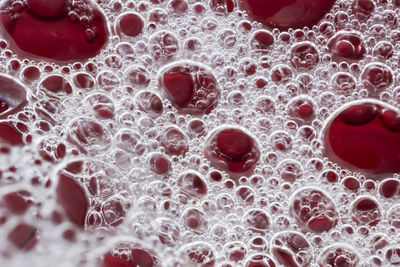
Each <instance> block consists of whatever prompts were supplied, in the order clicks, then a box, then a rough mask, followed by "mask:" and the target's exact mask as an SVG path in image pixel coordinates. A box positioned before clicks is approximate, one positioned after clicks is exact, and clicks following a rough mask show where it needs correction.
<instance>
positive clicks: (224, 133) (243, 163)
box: [204, 128, 260, 173]
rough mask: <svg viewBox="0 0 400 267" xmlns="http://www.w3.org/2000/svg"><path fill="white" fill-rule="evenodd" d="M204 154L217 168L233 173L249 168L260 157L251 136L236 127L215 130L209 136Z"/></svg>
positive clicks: (252, 166)
mask: <svg viewBox="0 0 400 267" xmlns="http://www.w3.org/2000/svg"><path fill="white" fill-rule="evenodd" d="M204 154H205V156H206V158H208V159H209V160H210V161H211V162H212V163H213V164H214V165H215V166H216V167H217V168H219V169H221V170H226V171H229V172H234V173H241V172H246V171H249V170H251V169H252V168H254V167H255V164H257V162H258V160H259V157H260V151H259V148H258V146H257V144H256V141H255V140H254V139H253V137H251V136H250V135H248V134H247V133H245V132H244V131H243V130H241V129H238V128H225V129H221V130H218V131H216V132H215V133H214V134H213V135H212V136H210V138H209V140H208V143H207V146H206V149H205V152H204Z"/></svg>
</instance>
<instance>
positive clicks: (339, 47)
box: [328, 31, 366, 61]
mask: <svg viewBox="0 0 400 267" xmlns="http://www.w3.org/2000/svg"><path fill="white" fill-rule="evenodd" d="M328 48H329V49H330V50H331V53H332V56H333V59H335V60H337V61H342V60H352V61H358V60H360V59H362V58H363V57H364V54H365V53H366V49H365V45H364V41H363V40H362V39H361V36H360V35H359V34H357V33H353V32H345V31H341V32H338V33H336V34H335V35H334V36H333V37H332V38H331V39H330V40H329V43H328Z"/></svg>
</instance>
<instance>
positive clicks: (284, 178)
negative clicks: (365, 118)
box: [0, 0, 400, 267]
mask: <svg viewBox="0 0 400 267" xmlns="http://www.w3.org/2000/svg"><path fill="white" fill-rule="evenodd" d="M19 2H21V5H22V4H23V2H24V3H25V1H19ZM27 2H30V1H27ZM72 2H73V1H72ZM80 2H84V3H86V2H87V1H83V0H82V1H80ZM361 2H368V3H369V2H370V3H369V7H370V8H369V9H368V10H367V9H365V6H363V5H362V4H360V3H361ZM227 3H230V1H229V0H226V1H225V0H224V1H216V0H201V1H195V0H171V1H167V0H165V1H164V0H150V1H147V0H146V1H127V0H98V1H96V3H92V4H93V5H95V6H96V8H99V9H100V10H101V11H102V12H103V14H104V15H105V17H106V18H107V23H108V30H109V35H110V36H109V40H108V43H107V44H106V45H105V46H104V47H103V49H102V50H101V51H100V52H99V53H98V55H97V56H95V57H92V58H89V59H87V60H85V61H76V62H74V63H68V64H60V63H59V62H54V61H51V60H49V59H41V58H29V59H27V58H24V57H23V56H21V55H19V54H18V53H16V52H15V51H13V49H12V45H11V42H12V41H11V40H10V39H7V38H6V37H4V36H3V38H4V39H3V40H1V41H0V70H1V73H2V74H0V82H3V80H4V79H6V80H5V81H6V82H9V80H14V81H17V83H18V84H20V85H22V86H23V87H24V88H25V90H26V99H20V97H21V96H19V95H17V96H16V95H13V94H9V93H7V91H6V89H3V87H4V86H3V85H0V100H1V101H0V118H1V120H0V131H4V132H7V133H9V134H10V135H16V136H17V137H15V138H16V139H18V140H16V139H15V138H14V137H13V138H10V140H9V139H8V138H6V140H7V141H5V142H4V144H3V143H1V144H0V162H1V163H0V198H1V199H0V229H1V231H0V240H2V241H1V242H0V252H1V253H0V255H1V256H0V260H1V262H2V265H4V266H10V267H11V266H21V265H24V264H25V265H26V262H29V264H30V266H52V265H54V262H56V261H57V262H58V263H57V264H58V266H68V267H70V266H103V264H104V266H114V265H106V264H107V263H106V262H107V260H110V259H111V258H113V260H115V262H118V260H119V261H121V262H125V263H121V264H126V265H120V266H132V265H133V264H136V265H133V266H165V267H175V266H182V267H184V266H186V267H188V266H226V267H227V266H246V267H251V266H253V267H254V266H279V264H283V262H285V260H286V263H287V262H289V261H290V260H292V262H295V263H296V264H295V265H283V266H313V267H314V266H330V265H327V264H334V265H333V266H365V267H367V266H393V265H397V264H399V262H400V261H399V259H398V255H400V246H399V245H398V243H397V240H398V239H399V238H400V231H399V229H400V207H399V205H398V204H397V203H398V201H399V198H400V194H399V192H400V191H399V190H400V189H399V188H400V183H399V182H398V179H399V177H398V175H397V174H394V175H393V174H391V175H390V176H387V177H384V178H382V179H381V178H380V179H372V178H369V177H368V175H366V174H363V173H362V172H357V171H353V170H348V169H347V168H345V167H343V166H342V165H340V164H338V163H336V162H333V161H332V160H331V159H330V158H328V157H327V156H326V153H325V151H324V146H323V138H324V128H325V126H326V125H327V124H328V121H329V120H330V119H331V118H332V114H334V113H335V112H337V110H340V109H341V108H342V107H343V106H344V105H346V104H347V103H349V102H351V101H360V100H363V99H366V98H373V99H376V100H380V101H382V102H383V103H385V104H387V105H390V106H391V107H394V108H397V107H399V104H400V87H398V86H397V83H398V81H399V79H400V76H399V75H400V73H399V71H398V69H399V60H400V54H399V52H398V51H399V50H400V49H399V48H400V44H399V41H400V28H399V24H400V21H399V20H400V18H399V12H400V9H399V8H398V6H400V4H398V1H389V0H387V1H384V0H381V1H368V0H366V1H350V0H338V1H336V2H335V4H334V6H333V8H332V10H331V11H330V12H329V13H328V14H326V15H325V17H324V18H323V19H322V20H321V21H320V22H319V23H318V24H317V25H315V26H313V27H304V28H303V29H296V30H294V29H289V30H288V31H280V30H278V29H277V28H269V27H267V26H265V25H263V24H261V23H259V22H256V21H252V19H251V18H250V17H248V15H247V14H246V12H244V11H241V10H239V8H238V7H237V6H236V4H235V6H234V8H233V9H231V8H230V7H229V5H227ZM77 5H78V4H77ZM371 5H372V7H371ZM15 6H16V5H15ZM15 8H16V10H17V7H15ZM3 12H4V11H3ZM7 12H12V13H13V14H14V13H18V12H20V11H18V12H16V11H15V10H14V11H12V10H8V11H7ZM71 12H72V11H71ZM74 14H75V15H77V16H78V14H77V13H74ZM74 14H72V15H74ZM72 15H71V14H70V16H72ZM13 16H15V14H14V15H13ZM16 19H17V20H18V17H16ZM84 21H85V23H88V24H90V23H91V21H90V20H89V21H86V20H84ZM129 23H134V24H135V27H133V28H132V27H128V26H127V25H129ZM89 37H90V36H89ZM90 38H95V37H93V36H92V37H90ZM346 45H350V46H351V49H352V50H351V51H348V50H346V49H350V48H348V47H346ZM344 50H346V51H344ZM3 75H4V77H5V78H4V79H3V78H2V77H3ZM7 79H8V80H7ZM177 86H182V87H185V88H186V87H187V88H190V89H191V90H193V92H192V95H194V97H192V95H190V94H189V98H190V99H188V96H187V95H185V94H187V93H185V92H179V90H178V92H177V91H175V87H177ZM3 91H4V93H3ZM182 95H184V96H182ZM210 95H211V96H210ZM4 101H6V103H8V105H10V107H12V108H13V112H11V113H5V115H4V114H3V113H4V112H3V106H2V105H3V102H4ZM20 102H21V103H24V105H22V106H21V105H20V104H19V103H20ZM13 103H17V104H13ZM6 110H7V109H6ZM224 129H227V130H226V131H225V130H224ZM229 129H230V130H229ZM232 129H233V130H232ZM232 132H234V133H235V134H240V136H241V137H242V136H243V135H244V136H246V138H248V139H249V140H250V141H248V142H249V143H251V146H252V149H253V150H251V151H250V152H249V151H247V152H246V153H249V154H251V155H246V157H249V158H251V157H252V156H254V157H256V156H257V157H256V158H257V160H256V161H255V162H252V161H251V162H250V163H249V162H246V163H243V166H240V167H237V168H243V172H240V171H239V172H235V171H232V169H230V168H234V167H232V166H233V165H234V163H232V161H229V160H225V159H223V158H221V154H222V153H223V152H221V151H222V150H223V148H221V147H219V148H218V149H219V150H218V149H217V150H218V151H211V152H210V151H208V150H209V149H210V144H214V145H215V144H216V143H218V144H219V143H220V141H219V139H218V138H217V137H215V135H218V133H223V134H226V135H229V134H232ZM238 132H240V133H238ZM0 137H1V139H2V140H3V139H4V136H3V134H0ZM213 138H217V139H218V140H216V141H215V140H214V139H213ZM19 139H21V140H19ZM246 140H247V139H246ZM221 142H222V143H223V141H221ZM10 144H11V145H10ZM212 150H214V148H212ZM228 152H229V153H235V152H232V151H229V149H228ZM216 158H217V159H218V160H216ZM232 158H234V156H232ZM245 164H249V165H245ZM235 166H236V165H235ZM61 191H64V193H62V192H61ZM71 199H73V200H71ZM15 203H17V204H15ZM77 205H79V207H77ZM82 205H83V206H82ZM82 212H83V215H82ZM82 216H83V217H82ZM289 259H290V260H289ZM129 261H131V262H133V263H132V265H128V263H127V262H129ZM110 262H111V260H110ZM109 264H112V263H109ZM146 264H147V265H146ZM252 264H253V265H252ZM256 264H258V265H256ZM340 264H344V265H340Z"/></svg>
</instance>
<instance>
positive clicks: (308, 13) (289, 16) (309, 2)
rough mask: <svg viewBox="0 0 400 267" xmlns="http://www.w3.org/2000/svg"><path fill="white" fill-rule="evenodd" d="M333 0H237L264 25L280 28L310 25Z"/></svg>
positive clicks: (326, 9) (330, 5)
mask: <svg viewBox="0 0 400 267" xmlns="http://www.w3.org/2000/svg"><path fill="white" fill-rule="evenodd" d="M334 3H335V0H280V1H276V0H239V7H240V8H241V9H242V10H244V11H246V12H247V13H248V15H249V16H250V17H251V18H252V19H254V20H256V21H259V22H261V23H263V24H265V25H268V26H271V27H276V28H280V29H288V28H303V27H304V26H308V27H312V26H313V25H315V24H316V23H317V22H318V21H319V20H320V19H321V18H322V17H323V16H324V15H325V14H326V13H328V12H329V11H330V9H331V8H332V6H333V4H334Z"/></svg>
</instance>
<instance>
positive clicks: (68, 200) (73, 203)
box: [56, 174, 89, 228]
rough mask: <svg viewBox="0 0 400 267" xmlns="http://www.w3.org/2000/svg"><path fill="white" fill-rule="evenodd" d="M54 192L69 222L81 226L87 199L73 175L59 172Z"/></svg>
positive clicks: (87, 206) (87, 203)
mask: <svg viewBox="0 0 400 267" xmlns="http://www.w3.org/2000/svg"><path fill="white" fill-rule="evenodd" d="M56 193H57V202H58V203H59V204H60V205H61V207H63V208H64V210H65V213H66V214H67V216H68V218H69V219H70V220H71V222H73V223H74V224H76V225H77V226H80V227H82V228H83V227H84V226H85V218H86V213H87V211H88V208H89V200H88V197H87V196H86V193H85V191H84V189H83V188H82V186H81V185H80V184H79V183H78V182H77V181H75V180H74V178H73V177H71V176H68V175H65V174H60V175H59V180H58V185H57V189H56Z"/></svg>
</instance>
